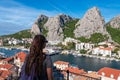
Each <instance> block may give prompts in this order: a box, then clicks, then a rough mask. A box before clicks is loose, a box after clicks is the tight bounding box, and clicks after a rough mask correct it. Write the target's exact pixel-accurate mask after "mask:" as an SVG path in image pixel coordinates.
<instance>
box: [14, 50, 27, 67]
mask: <svg viewBox="0 0 120 80" xmlns="http://www.w3.org/2000/svg"><path fill="white" fill-rule="evenodd" d="M26 55H27V54H26V53H24V52H19V53H17V54H16V55H15V56H14V64H15V65H16V66H18V67H19V68H21V66H22V65H23V63H24V60H25V58H26Z"/></svg>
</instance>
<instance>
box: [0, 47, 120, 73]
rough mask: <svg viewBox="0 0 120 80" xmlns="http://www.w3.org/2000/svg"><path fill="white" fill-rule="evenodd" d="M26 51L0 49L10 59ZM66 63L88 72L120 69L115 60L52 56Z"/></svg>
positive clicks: (119, 63) (53, 58)
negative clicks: (106, 68)
mask: <svg viewBox="0 0 120 80" xmlns="http://www.w3.org/2000/svg"><path fill="white" fill-rule="evenodd" d="M20 51H24V52H26V53H27V51H25V50H20V49H12V50H9V49H4V48H0V52H2V53H5V56H7V57H10V56H12V55H14V54H16V53H17V52H20ZM58 60H61V61H66V62H69V63H70V64H73V65H76V66H78V67H79V68H80V69H84V70H86V71H98V70H99V69H100V68H103V67H110V68H115V69H120V61H115V60H112V61H111V60H104V59H98V58H92V57H85V56H74V55H71V54H68V55H67V54H58V55H54V56H52V61H53V62H55V61H58Z"/></svg>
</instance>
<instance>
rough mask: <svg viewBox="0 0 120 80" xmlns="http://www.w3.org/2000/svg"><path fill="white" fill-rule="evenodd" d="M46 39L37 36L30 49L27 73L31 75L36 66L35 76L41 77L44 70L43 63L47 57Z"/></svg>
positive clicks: (26, 67)
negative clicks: (44, 52) (45, 52)
mask: <svg viewBox="0 0 120 80" xmlns="http://www.w3.org/2000/svg"><path fill="white" fill-rule="evenodd" d="M45 40H46V39H45V37H44V36H43V35H36V36H35V37H34V39H33V42H32V44H31V47H30V52H29V54H28V56H27V59H26V66H25V73H26V74H27V75H30V73H31V71H32V67H33V65H34V70H35V75H41V74H42V70H43V61H44V59H45V55H44V54H43V48H44V47H45Z"/></svg>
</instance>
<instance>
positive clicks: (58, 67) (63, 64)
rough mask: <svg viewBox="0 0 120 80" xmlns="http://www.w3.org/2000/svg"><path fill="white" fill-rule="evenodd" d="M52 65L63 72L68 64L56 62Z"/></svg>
mask: <svg viewBox="0 0 120 80" xmlns="http://www.w3.org/2000/svg"><path fill="white" fill-rule="evenodd" d="M53 65H54V66H55V67H56V68H57V69H59V70H65V69H66V68H68V67H69V62H64V61H56V62H54V64H53Z"/></svg>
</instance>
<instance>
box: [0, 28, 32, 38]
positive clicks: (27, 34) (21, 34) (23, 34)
mask: <svg viewBox="0 0 120 80" xmlns="http://www.w3.org/2000/svg"><path fill="white" fill-rule="evenodd" d="M2 37H11V38H16V39H22V38H31V33H30V30H23V31H20V32H17V33H15V34H10V35H4V36H2Z"/></svg>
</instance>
